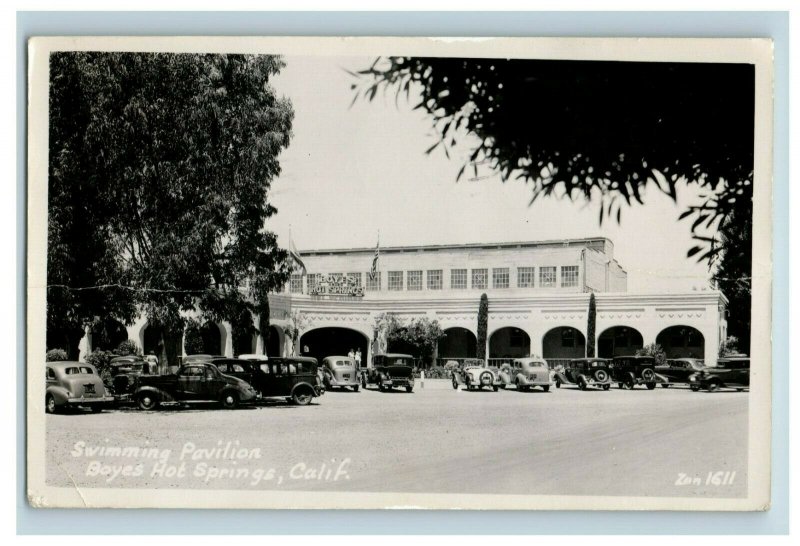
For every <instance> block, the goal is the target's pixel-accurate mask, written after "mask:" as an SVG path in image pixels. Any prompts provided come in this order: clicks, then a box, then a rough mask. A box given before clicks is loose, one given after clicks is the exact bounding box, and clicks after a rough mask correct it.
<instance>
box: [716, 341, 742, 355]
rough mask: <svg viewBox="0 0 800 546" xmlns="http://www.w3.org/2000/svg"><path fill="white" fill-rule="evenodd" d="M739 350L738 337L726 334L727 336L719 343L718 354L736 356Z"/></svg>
mask: <svg viewBox="0 0 800 546" xmlns="http://www.w3.org/2000/svg"><path fill="white" fill-rule="evenodd" d="M738 355H741V353H740V352H739V339H738V338H737V337H735V336H728V338H727V339H726V340H725V341H723V342H722V343H720V345H719V356H721V357H725V356H738Z"/></svg>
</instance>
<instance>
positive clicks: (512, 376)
mask: <svg viewBox="0 0 800 546" xmlns="http://www.w3.org/2000/svg"><path fill="white" fill-rule="evenodd" d="M490 369H491V368H490ZM499 376H500V386H501V387H502V388H504V389H505V388H506V387H508V386H509V385H514V386H516V388H517V390H518V391H529V390H531V389H532V388H533V387H541V388H542V390H543V391H544V392H547V391H549V390H550V367H549V366H548V365H547V361H545V360H544V359H541V358H533V357H532V358H515V359H514V361H513V362H512V363H511V364H504V365H503V366H501V367H500V372H499Z"/></svg>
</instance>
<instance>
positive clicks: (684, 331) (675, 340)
mask: <svg viewBox="0 0 800 546" xmlns="http://www.w3.org/2000/svg"><path fill="white" fill-rule="evenodd" d="M656 343H658V344H659V345H661V348H662V349H664V353H665V354H666V356H667V358H705V354H706V342H705V337H703V334H702V333H701V332H700V330H698V329H697V328H692V327H691V326H670V327H668V328H664V329H663V330H661V332H660V333H659V334H658V335H657V336H656Z"/></svg>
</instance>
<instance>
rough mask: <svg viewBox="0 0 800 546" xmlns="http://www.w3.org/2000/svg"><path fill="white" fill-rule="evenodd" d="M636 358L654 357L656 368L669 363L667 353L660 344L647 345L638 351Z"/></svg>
mask: <svg viewBox="0 0 800 546" xmlns="http://www.w3.org/2000/svg"><path fill="white" fill-rule="evenodd" d="M636 356H652V357H653V358H654V359H655V363H656V366H662V365H663V364H665V363H666V362H667V353H665V352H664V348H663V347H661V345H659V344H658V343H651V344H650V345H645V346H644V347H642V348H641V349H639V350H637V351H636Z"/></svg>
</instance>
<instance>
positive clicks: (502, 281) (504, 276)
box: [492, 267, 508, 288]
mask: <svg viewBox="0 0 800 546" xmlns="http://www.w3.org/2000/svg"><path fill="white" fill-rule="evenodd" d="M492 288H508V268H507V267H495V268H494V269H492Z"/></svg>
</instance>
